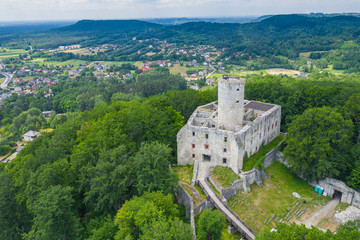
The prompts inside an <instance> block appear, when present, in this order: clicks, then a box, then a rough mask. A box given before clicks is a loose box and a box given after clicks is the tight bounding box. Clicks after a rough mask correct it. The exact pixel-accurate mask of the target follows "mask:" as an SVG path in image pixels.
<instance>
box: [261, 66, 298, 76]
mask: <svg viewBox="0 0 360 240" xmlns="http://www.w3.org/2000/svg"><path fill="white" fill-rule="evenodd" d="M265 71H266V72H267V73H268V74H270V75H280V74H287V75H295V74H300V72H299V71H297V70H291V69H284V68H271V69H266V70H265Z"/></svg>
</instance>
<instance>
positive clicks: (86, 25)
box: [53, 20, 163, 33]
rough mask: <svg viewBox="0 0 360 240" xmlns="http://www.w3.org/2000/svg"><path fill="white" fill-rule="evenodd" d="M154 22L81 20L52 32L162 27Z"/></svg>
mask: <svg viewBox="0 0 360 240" xmlns="http://www.w3.org/2000/svg"><path fill="white" fill-rule="evenodd" d="M162 27H163V26H162V25H160V24H156V23H149V22H144V21H139V20H81V21H79V22H77V23H75V24H73V25H70V26H66V27H62V28H57V29H54V30H53V32H58V33H61V32H67V33H69V32H76V33H78V32H83V33H90V32H93V33H94V32H95V33H122V32H133V31H136V32H147V31H151V30H153V29H158V28H162Z"/></svg>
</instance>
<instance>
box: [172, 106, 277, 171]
mask: <svg viewBox="0 0 360 240" xmlns="http://www.w3.org/2000/svg"><path fill="white" fill-rule="evenodd" d="M196 115H199V114H198V113H196V111H195V112H194V114H193V115H192V117H190V119H189V121H188V122H190V123H191V122H193V120H194V119H196V118H195V116H196ZM280 117H281V108H280V107H279V106H275V107H274V108H273V109H272V110H269V111H268V112H266V113H262V115H261V116H259V117H258V118H256V119H255V120H254V121H253V122H252V123H250V124H248V125H246V126H245V127H244V128H243V129H241V131H239V132H237V133H234V132H231V131H225V130H220V129H216V128H209V127H201V126H194V125H191V124H187V125H185V126H184V127H183V128H182V129H181V130H180V131H179V133H178V136H177V138H178V139H177V142H178V164H180V165H185V164H193V163H194V161H195V159H196V160H198V161H200V162H202V161H208V159H206V156H208V157H210V161H209V162H210V163H211V164H212V165H223V166H228V167H230V168H231V169H233V171H234V172H236V173H239V171H240V170H241V169H242V167H243V158H244V156H245V152H247V153H248V156H249V157H250V156H251V155H252V154H254V153H256V152H257V151H258V150H259V149H260V147H261V144H262V143H264V144H267V143H269V142H271V141H272V140H273V139H274V138H275V137H277V136H278V135H279V134H280Z"/></svg>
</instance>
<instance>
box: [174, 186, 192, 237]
mask: <svg viewBox="0 0 360 240" xmlns="http://www.w3.org/2000/svg"><path fill="white" fill-rule="evenodd" d="M178 186H179V193H178V197H177V199H178V203H179V204H183V205H185V208H186V218H190V225H191V227H192V229H193V240H196V229H195V218H194V217H195V216H194V200H193V198H192V197H191V196H190V195H189V194H188V193H187V192H186V190H185V189H184V188H183V187H182V186H181V185H180V184H178Z"/></svg>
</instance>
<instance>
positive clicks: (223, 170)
mask: <svg viewBox="0 0 360 240" xmlns="http://www.w3.org/2000/svg"><path fill="white" fill-rule="evenodd" d="M211 176H212V177H213V179H214V180H215V181H216V183H217V184H218V185H220V187H223V188H228V187H230V186H231V184H232V183H233V182H235V181H236V180H238V179H240V177H239V176H238V175H237V174H236V173H234V171H233V170H232V169H231V168H229V167H223V166H216V167H215V168H214V171H213V172H212V174H211Z"/></svg>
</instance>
